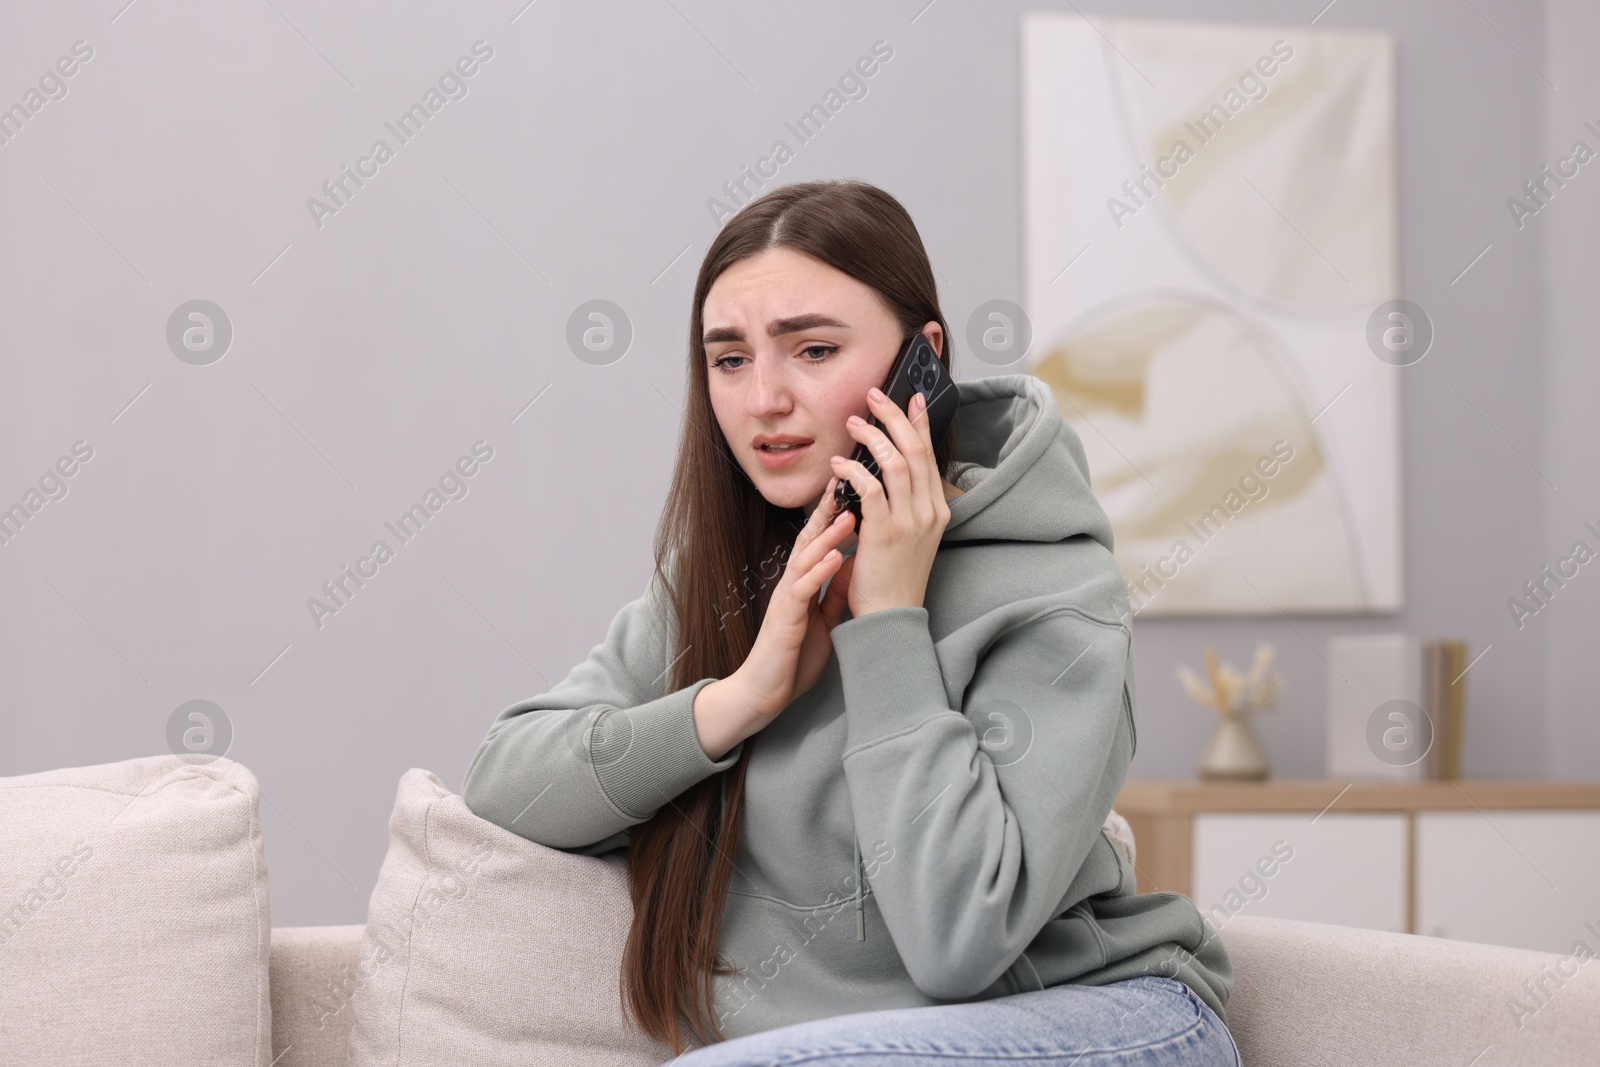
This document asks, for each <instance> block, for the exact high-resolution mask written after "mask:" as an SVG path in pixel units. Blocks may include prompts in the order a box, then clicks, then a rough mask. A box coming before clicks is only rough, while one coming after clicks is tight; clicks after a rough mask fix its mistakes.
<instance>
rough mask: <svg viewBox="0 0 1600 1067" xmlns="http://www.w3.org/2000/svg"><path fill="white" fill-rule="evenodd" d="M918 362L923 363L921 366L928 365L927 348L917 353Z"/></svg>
mask: <svg viewBox="0 0 1600 1067" xmlns="http://www.w3.org/2000/svg"><path fill="white" fill-rule="evenodd" d="M917 362H918V363H921V364H924V365H926V364H927V362H928V350H927V349H926V348H924V349H921V350H919V351H918V352H917Z"/></svg>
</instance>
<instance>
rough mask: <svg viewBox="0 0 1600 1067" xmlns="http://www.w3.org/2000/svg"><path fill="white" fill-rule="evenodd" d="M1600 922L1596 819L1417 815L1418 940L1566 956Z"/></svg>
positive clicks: (1599, 826)
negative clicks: (1586, 925) (1590, 925)
mask: <svg viewBox="0 0 1600 1067" xmlns="http://www.w3.org/2000/svg"><path fill="white" fill-rule="evenodd" d="M1586 920H1587V921H1593V922H1595V923H1596V924H1597V925H1600V812H1596V811H1509V810H1504V809H1501V810H1492V809H1485V810H1483V811H1482V812H1478V811H1425V812H1419V813H1418V814H1417V933H1419V934H1427V935H1429V936H1431V937H1448V938H1452V939H1454V940H1457V941H1479V942H1483V943H1486V944H1491V945H1510V946H1512V947H1514V948H1528V949H1534V950H1536V951H1539V952H1555V953H1560V954H1563V955H1564V954H1566V953H1567V952H1569V951H1570V950H1571V949H1572V946H1573V943H1574V942H1576V941H1578V940H1579V939H1580V938H1581V939H1583V940H1585V941H1588V942H1589V943H1590V944H1591V945H1592V944H1594V940H1595V936H1596V935H1595V933H1594V932H1592V931H1588V930H1586V929H1585V928H1584V922H1585V921H1586Z"/></svg>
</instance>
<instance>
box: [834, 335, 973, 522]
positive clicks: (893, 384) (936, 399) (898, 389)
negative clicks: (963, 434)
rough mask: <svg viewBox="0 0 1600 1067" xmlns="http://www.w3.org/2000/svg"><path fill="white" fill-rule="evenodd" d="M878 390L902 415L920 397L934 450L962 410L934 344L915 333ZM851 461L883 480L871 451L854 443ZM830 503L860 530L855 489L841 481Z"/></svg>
mask: <svg viewBox="0 0 1600 1067" xmlns="http://www.w3.org/2000/svg"><path fill="white" fill-rule="evenodd" d="M881 388H882V389H883V393H884V395H885V396H887V397H888V398H889V399H890V400H892V401H894V402H895V403H896V404H897V405H899V407H900V410H901V411H906V412H909V410H910V404H911V398H912V397H913V396H915V395H916V394H918V393H921V394H922V400H923V403H925V404H926V405H927V409H926V417H927V419H928V440H930V441H932V442H933V447H934V448H938V447H939V444H940V442H942V441H943V440H944V437H945V434H947V433H949V432H950V424H951V423H952V422H954V421H955V417H956V408H958V407H960V406H961V396H960V394H959V393H958V392H957V391H956V383H955V379H953V378H951V377H950V375H949V374H947V373H946V372H945V369H944V364H943V363H940V362H939V355H938V353H937V352H935V351H934V350H933V344H932V343H931V342H930V341H929V340H928V336H927V334H924V333H920V332H918V333H914V334H912V335H911V336H910V337H908V338H906V340H905V343H904V344H902V345H901V346H900V354H899V355H897V356H896V357H895V360H894V365H893V366H892V367H890V368H889V376H888V377H887V378H885V379H884V381H883V385H882V386H881ZM869 421H870V423H871V424H872V425H873V426H876V427H877V428H878V429H880V430H883V429H884V425H883V423H881V422H879V421H878V419H877V418H876V417H873V418H872V419H870V420H869ZM884 432H885V433H887V432H888V431H887V430H885V431H884ZM892 439H893V438H892V436H891V440H892ZM850 458H851V459H853V460H855V461H856V462H857V463H860V464H861V465H862V466H863V467H865V468H867V470H868V471H869V472H871V474H872V476H873V477H874V478H881V477H882V475H883V472H882V471H881V470H880V469H879V468H878V463H877V461H876V460H875V459H873V458H872V452H871V450H869V449H868V448H867V446H866V445H864V444H862V443H861V442H859V441H858V442H856V448H855V451H854V452H852V453H851V454H850ZM833 503H834V506H835V507H836V508H838V509H840V510H844V511H848V512H850V513H851V514H852V515H854V516H855V517H856V525H855V529H856V530H860V529H861V497H860V496H859V495H857V493H856V491H855V488H854V487H853V486H851V484H850V483H849V482H847V481H845V480H844V479H842V478H841V479H840V480H839V484H838V485H836V486H834V489H833Z"/></svg>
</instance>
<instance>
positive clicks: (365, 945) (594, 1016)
mask: <svg viewBox="0 0 1600 1067" xmlns="http://www.w3.org/2000/svg"><path fill="white" fill-rule="evenodd" d="M632 913H633V905H632V903H631V900H630V897H629V893H628V883H627V864H626V860H625V858H624V857H623V856H622V855H620V854H618V853H611V854H609V855H606V856H579V855H574V854H572V853H569V852H563V851H560V850H558V849H553V848H547V847H546V846H544V845H540V844H536V843H534V842H532V841H529V840H527V839H526V838H523V837H519V836H518V835H516V834H514V833H511V832H510V831H508V830H503V829H501V828H500V827H498V826H496V825H494V824H493V823H491V822H489V821H487V820H485V819H482V818H480V817H478V816H477V815H474V814H473V813H472V811H471V810H470V809H468V807H467V805H466V802H465V801H463V800H462V799H461V797H459V796H457V795H456V794H454V793H452V792H450V790H449V789H447V788H445V786H444V784H443V783H442V782H440V780H439V779H438V777H436V776H435V775H433V774H432V773H430V772H428V771H425V770H421V769H418V768H413V769H411V770H409V771H407V772H406V773H405V774H404V775H403V776H402V777H401V779H400V785H399V788H398V790H397V791H396V796H395V805H394V812H393V814H392V815H391V816H390V819H389V852H388V855H387V856H386V857H385V858H384V861H383V867H382V868H381V869H380V870H379V872H378V884H377V885H376V886H375V887H374V889H373V891H372V899H371V903H370V904H369V906H368V909H367V928H366V932H365V934H364V935H363V937H362V941H361V949H360V955H359V957H358V959H357V962H356V968H355V982H354V985H355V989H354V994H353V996H352V999H351V1001H350V1011H351V1028H350V1046H349V1057H348V1063H349V1067H376V1065H378V1064H394V1063H400V1062H404V1063H470V1064H473V1065H475V1067H499V1065H504V1067H513V1065H515V1067H526V1065H527V1064H530V1063H561V1064H568V1065H574V1067H582V1065H587V1064H594V1065H596V1067H599V1065H602V1064H604V1065H608V1067H619V1065H622V1067H625V1065H627V1064H638V1065H640V1067H645V1065H649V1067H654V1065H656V1064H660V1063H665V1062H666V1061H668V1060H670V1059H671V1058H672V1050H671V1049H670V1048H669V1047H668V1046H666V1045H665V1044H664V1043H659V1042H656V1041H655V1040H653V1039H651V1038H650V1037H648V1035H646V1034H644V1033H643V1032H642V1031H640V1030H638V1029H637V1028H636V1027H634V1026H632V1025H631V1024H630V1023H628V1022H627V1020H626V1019H625V1017H624V1016H623V1014H622V1004H621V999H620V989H619V986H620V981H619V979H620V969H621V966H622V948H623V943H624V940H625V938H626V936H627V930H628V918H629V917H630V916H631V915H632ZM685 1032H686V1031H685ZM686 1036H687V1033H686ZM691 1044H692V1045H693V1044H694V1043H692V1042H691ZM402 1053H403V1054H404V1055H403V1056H402Z"/></svg>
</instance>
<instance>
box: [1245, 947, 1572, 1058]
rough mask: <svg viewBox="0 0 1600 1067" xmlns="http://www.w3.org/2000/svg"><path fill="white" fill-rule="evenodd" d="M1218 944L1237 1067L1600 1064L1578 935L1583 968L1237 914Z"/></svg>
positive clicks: (1516, 952) (1539, 955)
mask: <svg viewBox="0 0 1600 1067" xmlns="http://www.w3.org/2000/svg"><path fill="white" fill-rule="evenodd" d="M1217 933H1218V936H1220V937H1221V938H1222V940H1223V943H1224V944H1225V945H1226V946H1227V948H1228V955H1229V957H1230V958H1231V960H1232V961H1233V967H1234V982H1235V984H1234V988H1233V991H1232V993H1231V995H1230V996H1229V998H1228V1004H1227V1013H1228V1030H1229V1032H1230V1033H1232V1034H1233V1037H1234V1041H1235V1042H1236V1043H1237V1044H1238V1046H1239V1052H1240V1056H1241V1058H1242V1059H1243V1060H1244V1062H1245V1063H1247V1064H1273V1065H1275V1067H1301V1065H1311V1064H1340V1065H1343V1064H1350V1063H1360V1064H1369V1065H1374V1067H1378V1065H1386V1064H1393V1065H1395V1067H1400V1065H1407V1067H1409V1065H1411V1064H1418V1063H1438V1064H1454V1065H1458V1067H1466V1065H1468V1064H1472V1065H1473V1067H1499V1065H1510V1064H1529V1063H1537V1064H1540V1065H1543V1067H1550V1065H1564V1064H1573V1065H1578V1064H1588V1065H1593V1064H1594V1063H1595V1062H1596V1059H1595V1057H1596V1051H1595V1050H1597V1049H1600V962H1593V960H1592V957H1593V955H1594V953H1595V952H1596V951H1597V950H1600V944H1596V943H1595V942H1596V940H1597V939H1596V938H1594V937H1593V936H1592V935H1591V934H1590V933H1589V932H1588V931H1587V930H1574V931H1573V942H1574V945H1575V946H1576V945H1577V943H1578V942H1580V940H1581V941H1584V942H1588V944H1587V945H1586V949H1585V950H1586V951H1587V953H1588V955H1587V956H1583V955H1580V956H1559V955H1553V954H1550V953H1545V952H1530V951H1527V950H1524V949H1514V948H1502V947H1499V946H1495V945H1479V944H1474V943H1471V942H1467V941H1448V940H1444V939H1442V938H1433V937H1421V936H1418V935H1415V934H1395V933H1387V932H1384V931H1378V930H1360V929H1356V928H1354V927H1348V926H1332V925H1328V924H1325V923H1311V922H1293V921H1290V920H1286V919H1266V918H1260V917H1252V916H1247V915H1239V916H1236V917H1234V918H1232V919H1229V920H1228V921H1226V922H1225V923H1223V924H1221V926H1220V927H1218V928H1217ZM1585 950H1580V951H1585Z"/></svg>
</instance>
